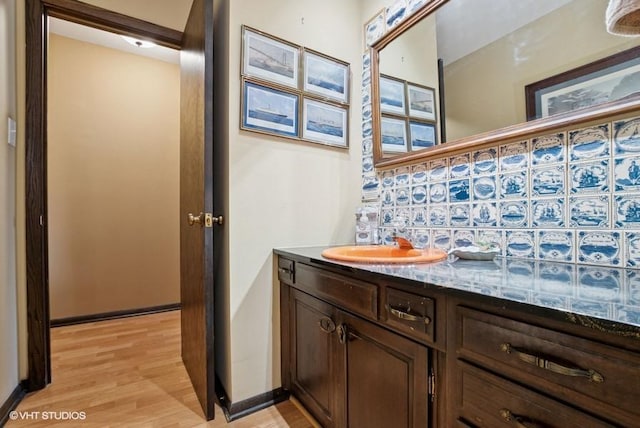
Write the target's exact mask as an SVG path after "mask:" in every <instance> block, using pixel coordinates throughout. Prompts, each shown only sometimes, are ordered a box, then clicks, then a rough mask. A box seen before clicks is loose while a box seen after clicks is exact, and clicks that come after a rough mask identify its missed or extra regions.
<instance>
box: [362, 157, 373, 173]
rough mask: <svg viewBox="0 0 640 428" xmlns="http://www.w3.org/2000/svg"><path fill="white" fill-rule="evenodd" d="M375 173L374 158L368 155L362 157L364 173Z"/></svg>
mask: <svg viewBox="0 0 640 428" xmlns="http://www.w3.org/2000/svg"><path fill="white" fill-rule="evenodd" d="M372 171H373V156H370V155H367V156H363V157H362V172H372Z"/></svg>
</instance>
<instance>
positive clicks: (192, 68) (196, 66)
mask: <svg viewBox="0 0 640 428" xmlns="http://www.w3.org/2000/svg"><path fill="white" fill-rule="evenodd" d="M212 210H213V2H212V1H211V0H194V2H193V6H192V7H191V12H190V14H189V19H188V21H187V24H186V26H185V29H184V35H183V39H182V50H181V52H180V301H181V304H182V318H181V321H182V323H181V330H182V360H183V361H184V365H185V367H186V368H187V372H188V373H189V377H190V378H191V383H192V384H193V388H194V389H195V392H196V395H197V396H198V400H199V401H200V405H201V406H202V409H203V411H204V414H205V417H206V418H207V420H210V419H213V418H214V400H215V389H214V379H215V378H214V366H213V361H214V355H213V341H214V338H213V310H214V305H213V296H214V284H213V278H214V276H213V254H214V248H213V231H214V228H213V227H212V226H213V224H212V223H211V222H205V215H206V214H207V213H212ZM205 223H209V224H205ZM158 233H162V231H158Z"/></svg>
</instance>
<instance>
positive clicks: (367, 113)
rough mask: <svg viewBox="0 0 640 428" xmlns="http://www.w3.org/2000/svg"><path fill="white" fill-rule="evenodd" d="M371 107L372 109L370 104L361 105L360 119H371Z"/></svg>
mask: <svg viewBox="0 0 640 428" xmlns="http://www.w3.org/2000/svg"><path fill="white" fill-rule="evenodd" d="M371 109H372V106H371V104H365V105H363V106H362V120H371V119H372V116H371V114H372V113H371Z"/></svg>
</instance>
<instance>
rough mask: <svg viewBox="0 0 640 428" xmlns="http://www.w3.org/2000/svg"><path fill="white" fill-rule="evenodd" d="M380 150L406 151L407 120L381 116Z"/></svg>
mask: <svg viewBox="0 0 640 428" xmlns="http://www.w3.org/2000/svg"><path fill="white" fill-rule="evenodd" d="M380 138H381V140H382V151H383V152H385V153H406V152H407V151H408V149H407V122H406V120H404V119H399V118H396V117H392V116H382V120H381V121H380Z"/></svg>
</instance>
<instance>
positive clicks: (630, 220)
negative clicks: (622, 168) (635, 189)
mask: <svg viewBox="0 0 640 428" xmlns="http://www.w3.org/2000/svg"><path fill="white" fill-rule="evenodd" d="M613 209H614V219H615V225H616V227H623V228H625V229H640V195H639V194H637V193H636V194H633V195H627V194H622V195H616V197H615V202H614V205H613Z"/></svg>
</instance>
